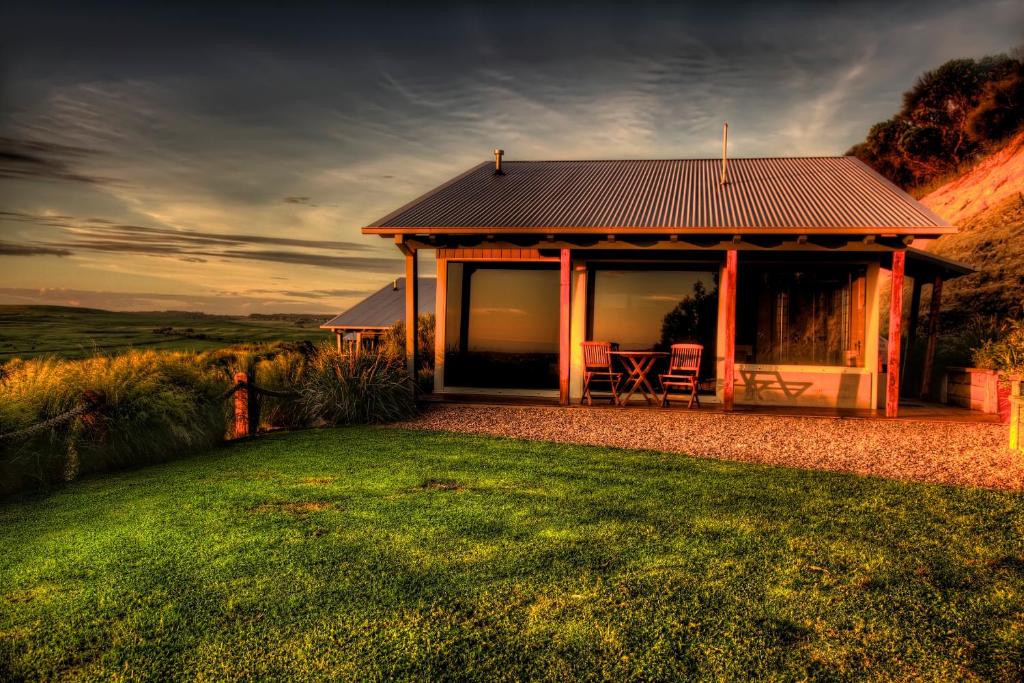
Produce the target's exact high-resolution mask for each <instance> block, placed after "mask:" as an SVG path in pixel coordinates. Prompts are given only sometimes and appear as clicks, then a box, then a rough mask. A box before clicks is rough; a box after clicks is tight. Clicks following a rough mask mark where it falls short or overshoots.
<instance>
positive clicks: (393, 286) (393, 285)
mask: <svg viewBox="0 0 1024 683" xmlns="http://www.w3.org/2000/svg"><path fill="white" fill-rule="evenodd" d="M391 291H393V292H397V291H398V278H395V281H394V282H393V283H392V284H391Z"/></svg>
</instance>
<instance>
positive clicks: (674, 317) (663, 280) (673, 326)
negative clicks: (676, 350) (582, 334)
mask: <svg viewBox="0 0 1024 683" xmlns="http://www.w3.org/2000/svg"><path fill="white" fill-rule="evenodd" d="M590 279H591V282H592V285H591V287H592V289H591V296H590V302H591V309H590V326H589V331H588V336H589V338H590V339H593V340H596V341H608V342H612V343H615V344H618V346H619V348H620V349H621V350H623V351H643V350H651V349H654V350H659V351H668V350H669V347H671V345H672V344H675V343H680V342H691V343H697V344H703V345H704V352H703V354H702V357H701V377H702V379H713V378H714V376H715V341H716V339H717V325H718V274H717V273H716V272H715V271H714V270H710V269H694V268H689V269H684V268H665V267H662V268H661V269H656V270H652V269H651V266H646V267H644V268H642V269H641V268H636V269H630V268H625V267H622V268H615V267H608V268H605V267H598V268H595V269H594V270H593V271H592V272H591V278H590Z"/></svg>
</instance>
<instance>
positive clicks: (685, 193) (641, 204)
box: [364, 157, 951, 234]
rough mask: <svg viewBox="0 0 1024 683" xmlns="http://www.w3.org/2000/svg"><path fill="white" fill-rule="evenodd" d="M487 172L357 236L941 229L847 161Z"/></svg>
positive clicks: (482, 169)
mask: <svg viewBox="0 0 1024 683" xmlns="http://www.w3.org/2000/svg"><path fill="white" fill-rule="evenodd" d="M503 169H504V171H505V173H504V175H495V174H494V166H493V164H492V163H483V164H480V165H479V166H476V167H474V168H472V169H470V170H469V171H467V172H465V173H463V174H462V175H460V176H458V177H456V178H453V179H452V180H450V181H448V182H447V183H445V184H444V185H441V186H440V187H438V188H436V189H434V190H432V191H431V192H428V193H427V194H425V195H423V196H422V197H420V198H419V199H417V200H415V201H413V202H411V203H409V204H407V205H406V206H404V207H402V208H401V209H399V210H397V211H395V212H394V213H392V214H389V215H388V216H385V217H384V218H382V219H380V220H379V221H377V222H375V223H373V224H372V225H370V226H367V227H366V228H364V230H365V231H366V232H372V233H385V234H389V233H390V232H401V231H403V230H405V229H424V228H435V229H438V231H442V232H443V229H444V228H453V229H466V228H473V229H480V232H519V231H523V232H530V231H540V230H548V231H551V230H560V231H562V232H580V231H587V230H600V231H604V230H607V231H610V232H615V231H616V230H619V231H623V230H625V231H637V230H644V229H652V230H658V229H673V228H678V229H688V228H689V229H695V228H700V229H707V230H713V229H720V230H734V231H739V232H741V231H744V230H759V229H776V230H777V229H792V230H801V229H811V230H816V231H825V230H831V229H837V230H839V231H842V230H843V229H883V228H884V229H887V230H889V231H893V232H907V231H909V232H918V233H921V232H932V233H936V234H937V233H942V232H950V231H951V228H950V226H949V224H948V223H946V222H945V221H944V220H942V219H941V218H940V217H939V216H937V215H935V214H934V213H932V212H931V211H929V210H928V209H927V208H926V207H924V206H923V205H921V204H920V203H919V202H918V201H917V200H915V199H914V198H913V197H911V196H910V195H908V194H907V193H905V192H903V191H902V190H900V189H899V188H898V187H896V186H895V185H893V184H892V183H891V182H889V181H888V180H886V179H885V178H883V177H882V176H880V175H879V174H878V173H876V172H875V171H874V170H872V169H871V168H869V167H868V166H867V165H865V164H864V163H862V162H861V161H860V160H858V159H856V158H854V157H814V158H771V159H730V160H729V166H728V170H729V183H728V184H727V185H724V186H723V185H721V184H720V182H719V180H720V174H721V160H720V159H674V160H638V161H506V162H504V163H503Z"/></svg>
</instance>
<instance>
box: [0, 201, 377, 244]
mask: <svg viewBox="0 0 1024 683" xmlns="http://www.w3.org/2000/svg"><path fill="white" fill-rule="evenodd" d="M0 219H6V220H10V221H17V222H20V223H32V224H36V225H45V226H49V227H54V228H63V229H65V230H66V231H68V232H69V233H72V234H74V235H75V236H76V237H79V238H81V239H83V240H89V239H96V240H111V241H123V242H126V243H129V244H139V243H140V242H146V243H150V244H166V245H177V246H182V247H186V246H197V245H198V246H203V245H224V246H236V247H239V246H245V245H249V244H273V245H277V246H283V247H302V248H308V249H340V250H347V251H367V250H370V249H372V247H371V246H370V245H369V244H367V243H364V242H345V241H340V240H309V239H302V238H299V237H275V236H273V235H266V234H253V233H224V232H205V231H201V230H190V229H178V228H154V227H148V226H142V225H129V224H124V223H117V222H115V221H110V220H107V219H104V218H84V219H82V218H75V217H73V216H62V215H48V214H31V213H24V212H19V211H0ZM276 232H285V233H286V232H288V228H279V229H277V230H276Z"/></svg>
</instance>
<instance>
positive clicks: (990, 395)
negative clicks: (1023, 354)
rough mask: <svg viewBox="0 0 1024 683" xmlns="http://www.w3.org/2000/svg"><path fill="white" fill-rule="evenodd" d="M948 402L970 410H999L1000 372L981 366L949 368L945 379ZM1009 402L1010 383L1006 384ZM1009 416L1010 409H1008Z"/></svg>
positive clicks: (989, 411) (990, 412) (983, 411)
mask: <svg viewBox="0 0 1024 683" xmlns="http://www.w3.org/2000/svg"><path fill="white" fill-rule="evenodd" d="M943 384H944V389H945V392H944V393H945V396H946V401H945V402H946V403H948V404H950V405H954V406H960V407H961V408H967V409H968V410H977V411H980V412H982V413H989V414H995V413H998V412H999V373H997V372H996V371H995V370H982V369H981V368H949V369H948V370H946V377H945V381H944V383H943ZM1006 396H1007V398H1006V399H1004V400H1005V401H1007V406H1008V405H1009V403H1008V397H1009V384H1008V383H1007V384H1006ZM1007 417H1009V410H1007Z"/></svg>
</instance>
